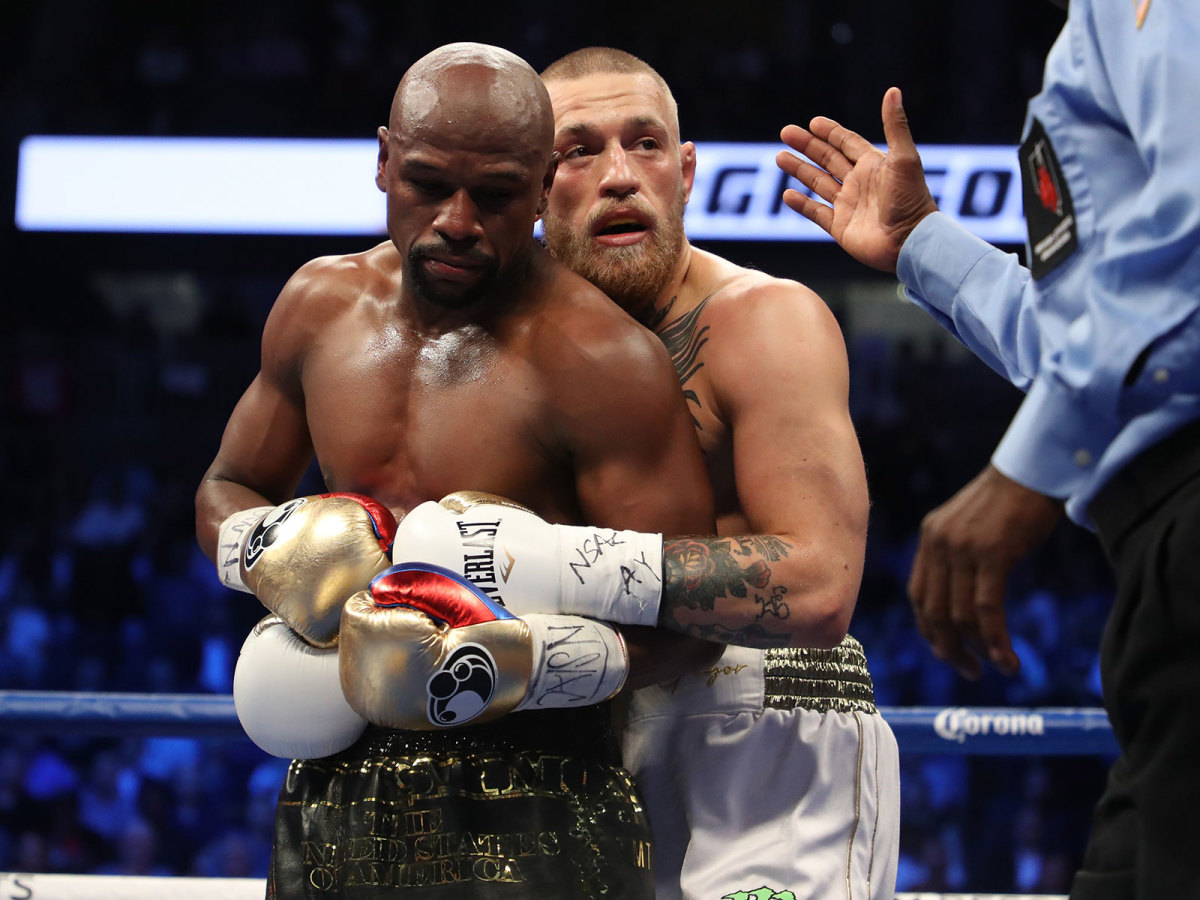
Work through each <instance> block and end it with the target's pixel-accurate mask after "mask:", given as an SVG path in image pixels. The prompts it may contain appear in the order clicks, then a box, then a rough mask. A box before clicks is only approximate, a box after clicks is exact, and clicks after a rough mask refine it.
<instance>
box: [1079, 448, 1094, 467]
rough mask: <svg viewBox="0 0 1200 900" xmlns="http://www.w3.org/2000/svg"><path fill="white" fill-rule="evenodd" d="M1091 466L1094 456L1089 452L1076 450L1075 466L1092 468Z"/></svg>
mask: <svg viewBox="0 0 1200 900" xmlns="http://www.w3.org/2000/svg"><path fill="white" fill-rule="evenodd" d="M1091 464H1092V454H1091V453H1089V452H1088V451H1087V450H1076V451H1075V465H1077V466H1079V467H1080V468H1082V467H1083V466H1090V465H1091Z"/></svg>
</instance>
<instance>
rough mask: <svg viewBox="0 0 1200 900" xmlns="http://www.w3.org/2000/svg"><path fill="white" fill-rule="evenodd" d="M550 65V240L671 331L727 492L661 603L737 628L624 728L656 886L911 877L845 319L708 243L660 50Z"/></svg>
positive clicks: (833, 887)
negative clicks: (866, 607)
mask: <svg viewBox="0 0 1200 900" xmlns="http://www.w3.org/2000/svg"><path fill="white" fill-rule="evenodd" d="M542 77H543V80H544V81H545V82H546V85H547V87H548V89H549V92H550V97H551V100H552V102H553V106H554V116H555V130H556V132H555V151H556V153H557V154H558V156H559V166H558V171H557V174H556V177H555V181H554V187H553V189H552V190H551V192H550V201H549V206H548V208H547V210H546V214H545V216H544V223H545V236H546V240H547V243H548V245H549V248H550V250H551V251H552V253H553V254H554V255H555V256H556V257H557V258H558V259H560V260H562V261H563V262H565V263H567V264H568V265H569V266H571V268H573V269H575V270H576V271H577V272H579V273H581V274H583V275H584V276H586V277H587V278H588V279H589V280H590V281H592V282H593V283H595V284H596V285H597V286H598V287H600V288H601V289H602V290H604V291H605V292H606V293H607V294H609V295H610V296H611V297H612V298H613V299H614V300H616V301H617V302H618V303H619V304H620V305H621V306H622V307H623V308H624V309H625V310H626V311H627V312H628V313H629V314H630V315H631V316H633V317H634V318H636V319H638V320H639V321H641V322H642V323H643V324H645V325H647V326H649V327H650V328H652V329H653V330H654V331H655V332H656V333H657V334H658V336H659V338H660V339H661V340H662V342H663V343H664V345H665V346H666V347H667V348H668V350H669V351H670V353H671V356H672V359H673V361H674V363H675V368H676V371H677V375H678V378H679V381H680V382H681V384H682V385H683V388H684V391H685V394H686V396H687V398H688V403H689V407H690V411H691V414H692V420H693V422H694V426H695V430H696V433H697V435H698V436H699V439H700V443H701V445H702V447H703V449H704V454H705V459H706V462H707V469H708V477H709V480H710V482H711V486H712V490H713V495H714V501H715V506H716V514H717V530H716V535H715V536H710V537H694V538H689V539H686V540H668V541H667V542H666V545H665V548H664V549H665V559H666V573H667V574H666V583H665V584H664V586H663V590H662V597H661V600H660V603H659V606H658V609H657V621H658V624H659V625H660V626H661V627H662V628H664V629H671V630H674V631H677V632H681V633H684V634H691V635H697V636H701V637H708V638H717V639H720V640H722V641H727V642H729V644H730V646H729V647H728V648H727V649H726V651H725V653H724V656H723V657H722V658H721V659H720V660H719V661H718V662H717V664H716V665H714V666H711V667H708V668H706V669H704V670H703V671H699V672H695V673H692V674H689V675H685V676H683V677H682V678H680V679H679V680H678V681H676V682H672V683H671V684H669V685H666V686H660V687H650V688H647V689H645V690H642V691H638V692H636V693H635V695H634V696H633V699H632V702H631V710H630V717H629V724H628V729H627V732H626V735H625V741H624V750H625V763H626V765H627V766H628V767H629V768H630V769H631V770H632V771H633V773H634V775H635V776H636V778H637V783H638V786H639V788H640V789H641V790H642V792H643V796H644V797H645V799H646V803H647V808H648V811H649V814H650V819H651V824H652V826H653V829H654V837H655V841H656V872H657V880H658V893H657V896H658V898H659V900H664V898H676V897H681V896H682V897H686V898H689V900H693V898H694V900H700V898H705V900H707V898H715V897H728V896H743V895H745V896H749V895H751V894H754V893H755V892H756V891H758V890H759V889H760V888H763V887H766V888H769V889H770V891H771V892H772V896H783V895H787V896H790V895H791V894H794V895H795V896H796V897H822V898H824V897H835V896H836V897H845V896H853V897H856V898H858V897H870V898H879V900H882V898H887V900H891V897H892V895H893V893H894V890H895V877H896V862H897V853H898V838H899V834H898V832H899V802H900V797H899V775H898V771H899V764H898V755H897V748H896V743H895V738H894V737H893V735H892V733H891V730H890V729H889V728H888V726H887V724H886V723H885V722H884V721H883V719H882V718H881V717H880V716H879V714H878V712H877V711H876V709H875V705H874V700H873V694H872V688H871V682H870V676H869V674H868V672H867V668H866V661H865V658H864V657H863V654H862V651H861V647H860V646H859V645H858V644H857V642H855V641H854V640H853V639H852V638H850V637H848V636H846V629H847V627H848V625H849V622H850V617H851V614H852V612H853V610H854V605H855V600H856V597H857V592H858V588H859V581H860V578H861V573H862V566H863V557H864V552H865V539H866V527H867V509H868V498H867V487H866V479H865V473H864V469H863V462H862V455H861V452H860V450H859V446H858V441H857V438H856V436H855V432H854V427H853V425H852V423H851V421H850V416H849V411H848V405H847V396H848V373H847V360H846V351H845V347H844V344H843V341H842V336H841V332H840V330H839V328H838V325H837V322H836V321H835V320H834V317H833V316H832V315H831V313H830V311H829V309H828V308H827V307H826V305H825V304H824V303H823V302H822V300H821V298H820V297H818V296H817V295H816V294H815V293H814V292H813V291H811V290H809V289H808V288H806V287H804V286H802V285H800V284H797V283H795V282H792V281H784V280H781V279H776V278H771V277H768V276H767V275H765V274H763V273H761V272H756V271H750V270H747V269H744V268H741V267H739V266H736V265H733V264H732V263H730V262H728V261H726V260H724V259H721V258H720V257H717V256H715V255H713V254H711V253H707V252H704V251H702V250H699V249H697V248H695V247H692V246H691V244H690V243H689V242H688V240H687V238H686V236H685V234H684V230H683V211H684V207H685V204H686V203H687V199H688V196H689V193H690V191H691V188H692V181H693V177H694V175H695V165H696V157H695V146H694V145H693V144H692V143H690V142H688V143H681V142H680V134H679V123H678V115H677V110H676V107H675V102H674V100H673V98H672V96H671V92H670V89H669V88H668V86H667V84H666V83H665V82H664V81H663V79H662V78H661V76H659V74H658V73H657V72H655V71H654V70H653V69H652V68H651V67H650V66H648V65H647V64H646V63H644V62H642V61H641V60H639V59H637V58H635V57H633V56H630V55H629V54H627V53H624V52H622V51H619V50H612V49H607V48H590V49H585V50H581V51H578V52H576V53H572V54H570V55H568V56H566V57H564V58H563V59H561V60H559V61H557V62H555V63H554V64H552V65H551V66H550V67H549V68H547V69H546V70H545V71H544V72H543V73H542ZM764 648H765V649H764ZM809 648H811V649H809ZM789 891H790V892H791V894H787V892H789ZM739 892H741V893H739ZM764 894H765V892H764Z"/></svg>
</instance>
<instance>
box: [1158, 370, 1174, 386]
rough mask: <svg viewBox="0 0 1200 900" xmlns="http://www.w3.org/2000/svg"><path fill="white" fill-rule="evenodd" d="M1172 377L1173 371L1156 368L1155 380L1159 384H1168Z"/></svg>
mask: <svg viewBox="0 0 1200 900" xmlns="http://www.w3.org/2000/svg"><path fill="white" fill-rule="evenodd" d="M1170 378H1171V373H1170V372H1169V371H1168V370H1167V369H1155V370H1154V380H1155V382H1156V383H1158V384H1166V383H1167V382H1168V381H1169V380H1170Z"/></svg>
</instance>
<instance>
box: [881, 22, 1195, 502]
mask: <svg viewBox="0 0 1200 900" xmlns="http://www.w3.org/2000/svg"><path fill="white" fill-rule="evenodd" d="M1034 119H1036V120H1037V121H1038V122H1039V123H1040V124H1041V126H1042V127H1043V128H1044V130H1045V133H1046V135H1047V137H1048V139H1049V141H1050V143H1051V144H1052V146H1053V149H1054V152H1055V153H1056V155H1057V158H1058V160H1059V162H1060V163H1061V167H1062V172H1063V175H1064V178H1065V180H1066V183H1067V186H1068V188H1069V191H1070V197H1071V200H1072V201H1073V204H1074V220H1075V228H1076V230H1077V237H1078V246H1077V248H1076V249H1075V250H1074V251H1073V252H1072V253H1071V254H1070V255H1069V256H1068V257H1067V258H1066V259H1065V261H1063V262H1062V263H1061V264H1060V265H1058V266H1056V267H1055V268H1053V269H1052V270H1051V271H1049V272H1048V273H1046V274H1044V275H1043V276H1042V277H1041V278H1040V279H1036V280H1035V279H1034V278H1033V277H1032V275H1031V273H1030V272H1029V270H1028V269H1026V268H1025V267H1024V266H1022V265H1021V264H1020V262H1019V260H1018V259H1017V258H1016V257H1015V256H1014V255H1012V254H1006V253H1003V252H1001V251H1000V250H998V249H996V248H993V247H991V246H990V245H988V244H986V243H985V242H983V241H980V240H978V239H976V238H974V237H973V236H972V235H970V234H968V233H966V232H965V231H964V230H963V229H962V228H960V227H959V226H958V225H956V224H955V223H954V222H952V221H951V220H949V219H948V218H947V217H945V216H941V215H940V214H936V213H935V214H934V215H932V216H929V217H927V218H926V220H925V221H923V222H922V223H921V224H920V225H919V226H918V227H917V228H916V229H915V230H914V231H913V233H912V234H911V235H910V237H909V239H908V240H907V241H906V242H905V244H904V247H903V248H902V249H901V253H900V258H899V261H898V267H897V274H898V275H899V277H900V279H901V281H902V282H903V283H904V285H905V287H906V290H907V293H908V296H909V297H910V299H912V301H913V302H914V303H917V304H918V305H920V306H922V307H923V308H925V309H926V310H928V311H929V312H930V314H931V315H933V316H934V317H935V318H936V319H937V320H938V322H939V323H941V324H942V325H943V327H945V328H946V329H947V330H949V331H950V332H951V333H953V334H954V335H955V336H956V337H957V338H958V339H959V340H961V341H962V342H963V343H964V344H966V345H967V346H968V347H970V348H971V350H973V351H974V352H975V353H976V354H977V355H978V356H979V357H980V358H981V359H983V360H984V361H985V362H986V363H987V364H988V365H989V366H991V367H992V368H993V369H995V370H996V371H997V372H999V373H1001V374H1002V375H1004V377H1006V378H1007V379H1008V380H1009V381H1011V382H1012V383H1013V384H1015V385H1017V386H1018V387H1019V388H1021V389H1022V390H1024V391H1026V393H1027V396H1026V399H1025V400H1024V402H1023V403H1022V405H1021V408H1020V409H1019V411H1018V412H1017V415H1016V416H1015V417H1014V419H1013V421H1012V423H1011V425H1010V426H1009V429H1008V431H1007V433H1006V434H1005V436H1004V438H1003V440H1002V441H1001V443H1000V445H999V446H998V447H997V449H996V452H995V454H994V456H993V460H992V462H993V464H994V465H995V466H996V467H997V468H998V469H1000V471H1002V472H1004V473H1005V474H1006V475H1008V476H1009V477H1010V478H1013V479H1014V480H1015V481H1018V482H1020V483H1021V484H1024V485H1026V486H1027V487H1030V488H1032V489H1034V490H1037V491H1039V492H1041V493H1044V494H1046V495H1048V496H1053V497H1058V498H1063V499H1067V500H1068V512H1069V513H1070V514H1071V516H1072V518H1073V519H1075V520H1076V521H1078V522H1080V523H1081V524H1087V517H1086V508H1087V504H1088V503H1089V502H1090V500H1091V499H1092V497H1094V496H1095V493H1096V492H1097V491H1098V490H1099V488H1100V487H1101V486H1102V485H1103V483H1104V482H1105V481H1106V480H1107V479H1108V478H1109V477H1111V475H1112V474H1113V473H1114V472H1115V471H1117V470H1118V469H1119V468H1120V467H1121V466H1123V465H1124V464H1125V463H1127V462H1128V461H1129V459H1131V458H1132V457H1133V456H1134V455H1136V453H1137V452H1138V451H1139V450H1140V449H1142V448H1144V447H1145V446H1148V445H1149V444H1151V443H1154V442H1155V441H1157V440H1159V439H1161V437H1163V436H1164V435H1165V434H1166V433H1169V432H1170V431H1171V430H1173V429H1174V428H1176V427H1178V426H1179V425H1180V424H1182V423H1183V422H1184V421H1186V420H1187V419H1188V418H1192V417H1195V416H1196V415H1198V414H1200V410H1198V407H1197V405H1196V403H1194V402H1192V400H1194V399H1195V398H1196V397H1197V394H1198V392H1200V383H1198V382H1200V376H1198V375H1197V372H1198V371H1200V359H1197V358H1196V357H1195V356H1194V355H1191V356H1190V358H1189V354H1191V353H1192V352H1193V349H1194V348H1195V347H1196V346H1197V332H1198V331H1200V316H1198V315H1196V314H1195V313H1196V311H1197V307H1198V306H1200V4H1191V3H1176V4H1168V3H1156V4H1153V5H1152V6H1151V7H1150V10H1149V13H1148V15H1147V17H1146V21H1145V22H1144V24H1143V26H1142V27H1140V28H1139V27H1138V26H1137V23H1136V15H1135V10H1134V9H1133V6H1132V4H1123V3H1097V4H1093V3H1091V2H1088V0H1072V3H1071V7H1070V15H1069V18H1068V21H1067V24H1066V26H1065V27H1064V29H1063V32H1062V34H1061V35H1060V36H1059V39H1058V40H1057V41H1056V43H1055V45H1054V47H1053V48H1052V50H1051V51H1050V54H1049V56H1048V57H1047V61H1046V74H1045V79H1044V85H1043V90H1042V92H1041V93H1040V94H1039V95H1038V96H1037V97H1036V98H1034V99H1033V100H1032V101H1031V102H1030V106H1029V118H1028V121H1027V130H1028V128H1029V127H1030V126H1031V124H1032V122H1033V120H1034ZM1181 348H1184V349H1181ZM1135 364H1136V365H1135ZM1189 398H1190V399H1189Z"/></svg>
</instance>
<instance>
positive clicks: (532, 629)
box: [338, 563, 629, 730]
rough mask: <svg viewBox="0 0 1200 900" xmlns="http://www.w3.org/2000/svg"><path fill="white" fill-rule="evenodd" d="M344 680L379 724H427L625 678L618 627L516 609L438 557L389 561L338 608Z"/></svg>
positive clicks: (528, 704) (477, 718) (589, 698)
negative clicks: (436, 561)
mask: <svg viewBox="0 0 1200 900" xmlns="http://www.w3.org/2000/svg"><path fill="white" fill-rule="evenodd" d="M338 655H339V659H340V662H341V675H342V691H343V692H344V694H345V696H346V700H347V701H348V702H349V703H350V705H351V706H352V707H353V708H354V709H355V710H356V711H357V712H358V713H360V714H361V715H362V716H363V717H364V718H366V719H368V720H369V721H371V722H373V723H374V724H376V725H382V726H384V727H387V728H404V729H409V730H432V729H440V728H452V727H457V726H460V725H469V724H475V723H480V722H487V721H489V720H492V719H496V718H499V717H500V716H503V715H505V714H506V713H509V712H514V711H517V710H523V709H562V708H566V707H578V706H588V705H591V704H593V703H600V702H602V701H604V700H607V699H609V698H610V697H612V696H613V695H615V694H616V693H617V692H618V691H619V690H620V689H621V687H622V685H624V683H625V677H626V674H627V673H628V670H629V657H628V653H627V650H626V648H625V642H624V640H623V639H622V637H621V634H620V632H619V631H617V630H616V629H615V628H613V627H612V626H611V625H608V624H606V623H604V622H597V621H594V620H592V619H585V618H582V617H580V616H551V615H537V614H534V615H530V616H527V617H525V618H523V619H522V618H517V617H515V616H513V615H512V614H511V613H509V612H508V611H506V610H505V609H504V608H503V607H501V606H498V605H497V604H496V603H494V602H492V601H491V600H489V599H488V598H487V597H486V596H485V595H484V594H483V593H482V592H481V591H479V590H478V589H477V588H475V587H474V586H473V585H471V584H470V582H467V581H465V580H464V579H463V578H462V577H461V576H459V575H456V574H455V573H453V572H450V571H448V570H445V569H442V568H440V567H438V566H431V565H426V564H423V563H409V564H405V565H400V566H393V567H392V568H390V569H388V570H387V571H385V572H383V573H382V574H381V575H379V577H377V578H376V579H375V580H374V581H373V582H372V583H371V588H370V589H369V590H366V591H362V592H361V593H358V594H355V595H354V596H353V597H351V598H350V599H349V600H348V601H347V602H346V606H345V608H344V609H343V611H342V627H341V643H340V645H339V649H338Z"/></svg>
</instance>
